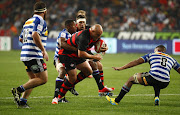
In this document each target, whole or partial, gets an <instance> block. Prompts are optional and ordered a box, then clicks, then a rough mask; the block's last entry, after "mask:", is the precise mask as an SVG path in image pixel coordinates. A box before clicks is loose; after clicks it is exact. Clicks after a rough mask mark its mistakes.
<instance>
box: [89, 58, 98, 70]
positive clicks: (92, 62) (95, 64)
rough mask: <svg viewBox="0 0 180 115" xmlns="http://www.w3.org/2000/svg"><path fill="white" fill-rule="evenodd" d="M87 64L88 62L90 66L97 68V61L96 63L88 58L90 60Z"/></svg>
mask: <svg viewBox="0 0 180 115" xmlns="http://www.w3.org/2000/svg"><path fill="white" fill-rule="evenodd" d="M89 64H90V66H91V67H92V69H93V70H97V69H98V66H97V63H96V62H94V61H92V60H90V61H89Z"/></svg>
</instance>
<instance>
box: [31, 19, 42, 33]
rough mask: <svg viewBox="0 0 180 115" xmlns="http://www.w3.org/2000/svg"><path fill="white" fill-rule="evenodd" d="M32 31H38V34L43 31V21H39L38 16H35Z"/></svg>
mask: <svg viewBox="0 0 180 115" xmlns="http://www.w3.org/2000/svg"><path fill="white" fill-rule="evenodd" d="M33 31H36V32H38V33H39V34H40V35H41V34H42V31H43V23H41V20H40V19H39V18H36V19H35V20H34V28H33Z"/></svg>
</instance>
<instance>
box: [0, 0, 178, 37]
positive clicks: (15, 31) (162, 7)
mask: <svg viewBox="0 0 180 115" xmlns="http://www.w3.org/2000/svg"><path fill="white" fill-rule="evenodd" d="M36 1H39V0H8V1H7V0H1V1H0V9H1V10H0V36H1V35H19V33H20V32H21V29H22V25H23V24H24V22H25V21H26V20H27V19H28V18H30V17H31V16H32V15H33V5H34V3H35V2H36ZM42 1H44V2H45V3H46V4H47V9H48V14H47V18H46V22H47V25H48V30H49V31H51V30H58V31H60V30H62V29H63V28H64V21H65V20H66V19H74V20H75V16H76V13H77V11H78V10H85V11H86V14H87V23H88V24H89V25H93V24H95V23H99V24H101V25H102V26H103V28H104V30H105V31H180V0H42Z"/></svg>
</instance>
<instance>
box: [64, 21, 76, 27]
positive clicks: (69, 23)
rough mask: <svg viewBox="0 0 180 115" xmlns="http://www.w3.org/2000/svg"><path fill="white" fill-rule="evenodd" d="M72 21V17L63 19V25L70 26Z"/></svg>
mask: <svg viewBox="0 0 180 115" xmlns="http://www.w3.org/2000/svg"><path fill="white" fill-rule="evenodd" d="M73 22H74V20H72V19H68V20H66V21H65V27H67V26H70V25H71V24H72V23H73Z"/></svg>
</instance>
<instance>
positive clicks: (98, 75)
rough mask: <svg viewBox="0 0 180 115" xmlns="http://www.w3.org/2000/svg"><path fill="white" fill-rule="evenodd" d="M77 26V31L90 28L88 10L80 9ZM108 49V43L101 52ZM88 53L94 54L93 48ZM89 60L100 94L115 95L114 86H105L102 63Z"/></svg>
mask: <svg viewBox="0 0 180 115" xmlns="http://www.w3.org/2000/svg"><path fill="white" fill-rule="evenodd" d="M76 26H77V31H81V30H85V29H89V28H90V26H87V25H86V11H84V10H79V11H78V13H77V16H76ZM107 50H108V47H107V45H106V47H104V48H102V49H101V52H103V53H104V52H105V51H107ZM87 53H89V54H91V55H94V54H93V53H92V52H91V50H87ZM88 62H89V64H90V66H91V67H92V70H93V73H92V75H93V77H94V79H95V80H96V83H97V85H98V89H99V96H105V95H107V93H109V95H113V93H111V91H113V90H114V88H108V87H107V86H104V74H103V65H102V63H101V62H100V61H99V60H95V59H89V61H88ZM90 76H91V75H90ZM88 77H89V76H88Z"/></svg>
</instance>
